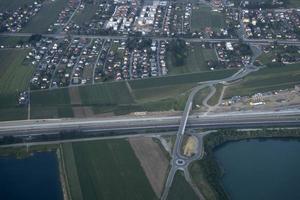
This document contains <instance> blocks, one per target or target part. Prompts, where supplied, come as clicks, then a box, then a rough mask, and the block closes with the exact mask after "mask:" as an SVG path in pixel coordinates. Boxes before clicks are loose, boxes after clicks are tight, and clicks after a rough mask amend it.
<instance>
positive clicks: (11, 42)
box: [0, 36, 29, 47]
mask: <svg viewBox="0 0 300 200" xmlns="http://www.w3.org/2000/svg"><path fill="white" fill-rule="evenodd" d="M28 39H29V38H28V37H14V36H0V46H2V45H3V46H5V47H15V46H16V45H19V44H22V43H26V42H27V41H28Z"/></svg>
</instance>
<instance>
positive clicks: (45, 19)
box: [22, 0, 68, 33]
mask: <svg viewBox="0 0 300 200" xmlns="http://www.w3.org/2000/svg"><path fill="white" fill-rule="evenodd" d="M67 3H68V0H56V1H46V2H45V3H44V4H43V6H42V8H41V10H40V11H39V12H38V13H37V15H35V16H34V17H33V18H32V19H31V20H30V21H29V23H28V24H27V25H26V26H25V27H24V28H23V29H22V32H29V33H46V32H47V30H48V28H49V27H50V25H52V24H53V23H54V22H55V21H56V20H57V18H58V15H59V13H60V11H62V10H63V9H64V8H65V7H66V6H67Z"/></svg>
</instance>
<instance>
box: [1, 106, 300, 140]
mask: <svg viewBox="0 0 300 200" xmlns="http://www.w3.org/2000/svg"><path fill="white" fill-rule="evenodd" d="M180 119H181V116H160V117H131V118H129V117H126V118H125V117H116V118H87V119H48V120H26V121H9V122H0V137H1V136H26V135H34V134H44V135H46V134H53V133H57V132H60V131H79V130H80V131H81V132H91V131H95V132H97V131H98V132H113V131H145V130H158V129H159V130H162V131H163V130H170V129H174V130H176V129H178V128H179V124H180ZM274 126H276V127H284V126H300V110H298V109H296V110H288V111H278V112H244V113H222V114H214V115H207V116H202V115H201V116H198V115H191V116H190V117H189V119H188V123H187V124H186V127H187V128H190V127H193V128H196V127H198V128H207V129H218V128H252V127H274ZM70 134H72V133H71V132H70Z"/></svg>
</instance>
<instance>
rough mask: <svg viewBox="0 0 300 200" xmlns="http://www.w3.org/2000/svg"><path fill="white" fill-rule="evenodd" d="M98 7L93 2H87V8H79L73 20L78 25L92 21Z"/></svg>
mask: <svg viewBox="0 0 300 200" xmlns="http://www.w3.org/2000/svg"><path fill="white" fill-rule="evenodd" d="M97 9H98V8H97V6H95V5H93V4H85V8H84V9H83V10H79V12H78V13H76V15H75V16H74V18H73V19H72V20H73V21H74V22H75V23H76V24H77V25H79V26H82V25H83V24H84V23H88V22H90V20H91V19H92V17H93V16H94V15H95V14H96V12H97Z"/></svg>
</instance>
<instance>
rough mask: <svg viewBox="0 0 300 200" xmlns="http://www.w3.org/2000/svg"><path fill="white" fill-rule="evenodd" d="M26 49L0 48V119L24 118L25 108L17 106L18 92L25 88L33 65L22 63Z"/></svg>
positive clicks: (25, 114)
mask: <svg viewBox="0 0 300 200" xmlns="http://www.w3.org/2000/svg"><path fill="white" fill-rule="evenodd" d="M27 53H28V50H22V49H9V50H7V49H6V50H3V49H2V50H0V60H1V62H0V120H13V119H25V118H26V117H27V110H26V108H23V107H19V106H18V105H17V104H18V101H17V96H18V93H19V92H21V91H24V90H27V86H28V84H29V80H30V78H31V76H32V73H33V70H34V69H33V67H32V66H28V65H26V64H24V62H23V61H24V58H25V56H26V55H27Z"/></svg>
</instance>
